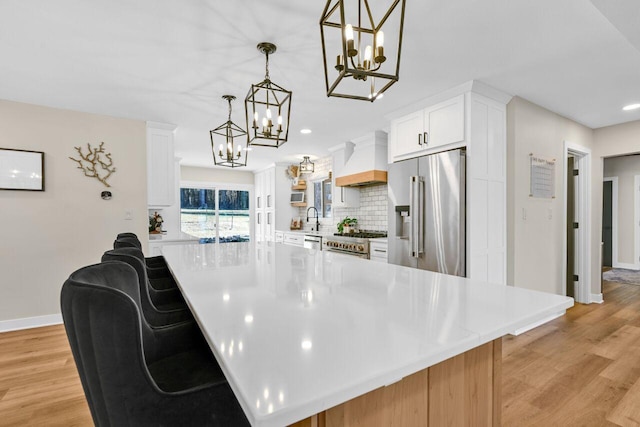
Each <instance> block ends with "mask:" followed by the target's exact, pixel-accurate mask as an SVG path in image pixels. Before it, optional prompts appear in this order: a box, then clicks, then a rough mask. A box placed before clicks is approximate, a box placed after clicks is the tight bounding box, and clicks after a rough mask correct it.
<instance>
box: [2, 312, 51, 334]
mask: <svg viewBox="0 0 640 427" xmlns="http://www.w3.org/2000/svg"><path fill="white" fill-rule="evenodd" d="M61 323H62V314H50V315H47V316H36V317H25V318H23V319H12V320H0V333H1V332H9V331H19V330H21V329H30V328H39V327H41V326H49V325H59V324H61Z"/></svg>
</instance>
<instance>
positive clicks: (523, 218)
mask: <svg viewBox="0 0 640 427" xmlns="http://www.w3.org/2000/svg"><path fill="white" fill-rule="evenodd" d="M522 220H523V221H526V220H527V210H526V209H525V208H522Z"/></svg>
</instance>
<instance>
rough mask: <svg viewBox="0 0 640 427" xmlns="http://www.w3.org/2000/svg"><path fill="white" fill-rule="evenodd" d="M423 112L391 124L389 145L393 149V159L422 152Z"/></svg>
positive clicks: (417, 112)
mask: <svg viewBox="0 0 640 427" xmlns="http://www.w3.org/2000/svg"><path fill="white" fill-rule="evenodd" d="M424 132H425V127H424V111H416V112H415V113H412V114H409V115H406V116H404V117H401V118H399V119H396V120H394V121H392V122H391V137H390V138H391V143H390V145H391V146H393V148H394V150H393V151H394V159H392V160H395V159H396V158H397V157H401V156H405V155H411V154H418V155H420V154H419V153H421V152H422V151H423V150H424V145H423V144H422V138H423V137H424Z"/></svg>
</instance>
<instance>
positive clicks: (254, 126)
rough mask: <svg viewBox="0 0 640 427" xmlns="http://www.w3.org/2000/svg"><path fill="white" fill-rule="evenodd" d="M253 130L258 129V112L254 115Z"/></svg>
mask: <svg viewBox="0 0 640 427" xmlns="http://www.w3.org/2000/svg"><path fill="white" fill-rule="evenodd" d="M253 128H254V129H258V112H257V111H256V112H254V113H253Z"/></svg>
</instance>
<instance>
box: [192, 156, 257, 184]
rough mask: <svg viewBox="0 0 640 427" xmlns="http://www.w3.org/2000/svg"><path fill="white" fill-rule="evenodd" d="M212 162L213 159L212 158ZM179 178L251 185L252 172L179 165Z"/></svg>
mask: <svg viewBox="0 0 640 427" xmlns="http://www.w3.org/2000/svg"><path fill="white" fill-rule="evenodd" d="M212 162H213V160H212ZM180 175H181V177H180V179H181V180H182V181H203V182H216V183H227V184H247V185H253V184H254V182H253V181H254V179H253V172H248V171H242V170H236V169H233V170H232V169H229V168H227V169H221V168H200V167H195V166H184V165H183V166H180Z"/></svg>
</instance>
